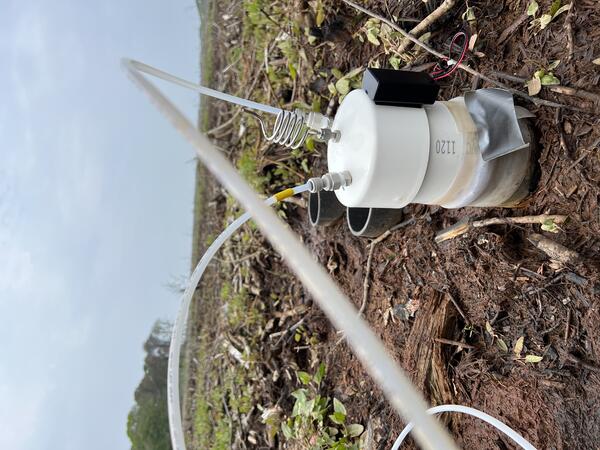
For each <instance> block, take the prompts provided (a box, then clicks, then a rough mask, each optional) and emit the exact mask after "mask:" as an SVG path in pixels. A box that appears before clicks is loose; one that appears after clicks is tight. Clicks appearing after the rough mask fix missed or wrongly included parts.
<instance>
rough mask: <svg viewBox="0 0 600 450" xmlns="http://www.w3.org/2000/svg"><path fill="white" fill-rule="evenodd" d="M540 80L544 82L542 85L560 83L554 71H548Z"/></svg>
mask: <svg viewBox="0 0 600 450" xmlns="http://www.w3.org/2000/svg"><path fill="white" fill-rule="evenodd" d="M540 82H541V83H542V86H556V85H557V84H560V80H559V79H558V78H556V77H555V76H554V74H552V73H547V74H546V75H544V76H543V77H542V78H541V79H540Z"/></svg>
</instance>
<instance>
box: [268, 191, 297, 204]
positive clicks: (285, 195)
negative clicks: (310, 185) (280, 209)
mask: <svg viewBox="0 0 600 450" xmlns="http://www.w3.org/2000/svg"><path fill="white" fill-rule="evenodd" d="M294 193H295V192H294V190H293V189H292V188H289V189H284V190H283V191H281V192H278V193H277V194H275V195H274V196H273V197H275V199H276V200H277V201H278V202H280V201H282V200H285V199H286V198H288V197H291V196H292V195H294Z"/></svg>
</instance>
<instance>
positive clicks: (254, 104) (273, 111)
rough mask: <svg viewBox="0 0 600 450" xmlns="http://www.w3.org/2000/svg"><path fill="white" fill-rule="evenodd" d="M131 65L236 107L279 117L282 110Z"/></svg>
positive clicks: (137, 64) (150, 69)
mask: <svg viewBox="0 0 600 450" xmlns="http://www.w3.org/2000/svg"><path fill="white" fill-rule="evenodd" d="M129 63H130V64H131V65H132V66H133V67H135V68H136V69H137V70H139V71H140V72H144V73H147V74H149V75H153V76H155V77H158V78H161V79H163V80H165V81H170V82H171V83H175V84H178V85H179V86H183V87H185V88H188V89H191V90H193V91H196V92H200V93H201V94H204V95H208V96H210V97H214V98H218V99H220V100H224V101H226V102H229V103H235V104H236V105H240V106H244V107H246V108H250V109H256V110H258V111H262V112H266V113H268V114H274V115H277V114H279V112H280V111H281V109H280V108H276V107H274V106H270V105H264V104H262V103H258V102H253V101H252V100H247V99H245V98H240V97H236V96H235V95H231V94H226V93H224V92H221V91H217V90H215V89H211V88H207V87H204V86H201V85H199V84H196V83H192V82H191V81H187V80H184V79H183V78H179V77H176V76H174V75H171V74H170V73H167V72H163V71H162V70H160V69H157V68H155V67H152V66H149V65H148V64H144V63H142V62H139V61H135V60H133V59H131V60H129Z"/></svg>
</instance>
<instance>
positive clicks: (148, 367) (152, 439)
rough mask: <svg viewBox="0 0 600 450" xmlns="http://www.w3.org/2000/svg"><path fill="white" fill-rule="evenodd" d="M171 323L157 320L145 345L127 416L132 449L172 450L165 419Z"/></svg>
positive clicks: (167, 420)
mask: <svg viewBox="0 0 600 450" xmlns="http://www.w3.org/2000/svg"><path fill="white" fill-rule="evenodd" d="M170 339H171V324H170V323H169V322H167V321H163V320H158V321H156V322H155V324H154V326H153V327H152V331H151V332H150V336H148V339H147V340H146V342H145V343H144V351H145V352H146V357H145V359H144V377H143V378H142V381H140V384H139V385H138V387H137V389H136V390H135V395H134V398H135V404H134V405H133V408H131V411H130V412H129V416H128V417H127V435H128V436H129V440H130V441H131V450H171V440H170V437H169V419H168V416H167V366H168V359H169V342H170Z"/></svg>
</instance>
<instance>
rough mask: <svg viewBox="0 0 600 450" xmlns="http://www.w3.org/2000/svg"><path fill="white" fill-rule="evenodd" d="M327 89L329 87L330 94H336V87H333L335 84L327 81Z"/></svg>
mask: <svg viewBox="0 0 600 450" xmlns="http://www.w3.org/2000/svg"><path fill="white" fill-rule="evenodd" d="M327 89H329V92H330V93H331V95H337V89H336V88H335V84H333V83H329V84H328V85H327Z"/></svg>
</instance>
